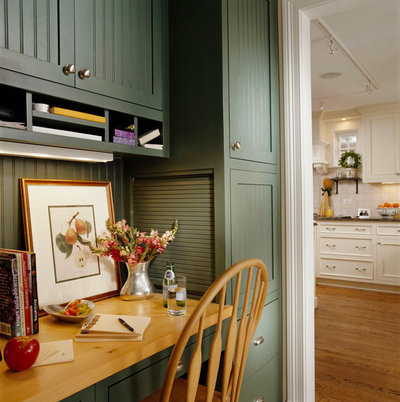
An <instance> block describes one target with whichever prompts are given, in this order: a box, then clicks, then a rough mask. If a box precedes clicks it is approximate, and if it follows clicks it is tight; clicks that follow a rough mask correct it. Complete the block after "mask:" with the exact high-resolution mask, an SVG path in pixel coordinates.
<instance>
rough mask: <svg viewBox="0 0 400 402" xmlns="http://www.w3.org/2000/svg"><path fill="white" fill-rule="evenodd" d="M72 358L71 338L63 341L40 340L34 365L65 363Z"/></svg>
mask: <svg viewBox="0 0 400 402" xmlns="http://www.w3.org/2000/svg"><path fill="white" fill-rule="evenodd" d="M73 360H74V347H73V344H72V339H65V340H63V341H54V342H42V343H41V344H40V352H39V356H38V358H37V359H36V362H35V364H34V365H33V366H34V367H37V366H46V365H48V364H56V363H67V362H72V361H73Z"/></svg>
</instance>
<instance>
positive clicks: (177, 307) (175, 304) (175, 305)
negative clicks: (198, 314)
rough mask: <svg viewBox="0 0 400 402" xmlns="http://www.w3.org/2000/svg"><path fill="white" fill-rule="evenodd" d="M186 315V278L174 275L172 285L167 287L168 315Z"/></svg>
mask: <svg viewBox="0 0 400 402" xmlns="http://www.w3.org/2000/svg"><path fill="white" fill-rule="evenodd" d="M185 313H186V276H183V275H176V276H175V279H174V285H173V286H169V287H168V314H169V315H183V314H185Z"/></svg>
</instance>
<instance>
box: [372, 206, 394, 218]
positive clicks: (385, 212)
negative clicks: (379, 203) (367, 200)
mask: <svg viewBox="0 0 400 402" xmlns="http://www.w3.org/2000/svg"><path fill="white" fill-rule="evenodd" d="M376 212H378V214H379V215H380V216H382V219H387V220H392V219H393V218H394V216H395V215H396V214H397V208H376Z"/></svg>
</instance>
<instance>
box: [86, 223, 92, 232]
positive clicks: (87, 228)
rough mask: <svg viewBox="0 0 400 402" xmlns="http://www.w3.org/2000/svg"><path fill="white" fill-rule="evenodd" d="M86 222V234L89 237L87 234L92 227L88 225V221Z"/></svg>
mask: <svg viewBox="0 0 400 402" xmlns="http://www.w3.org/2000/svg"><path fill="white" fill-rule="evenodd" d="M85 222H86V234H87V235H89V233H90V232H91V231H92V225H91V224H90V222H89V221H85Z"/></svg>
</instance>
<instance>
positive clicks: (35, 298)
mask: <svg viewBox="0 0 400 402" xmlns="http://www.w3.org/2000/svg"><path fill="white" fill-rule="evenodd" d="M30 259H31V283H32V318H33V319H32V321H33V326H32V333H33V334H37V333H38V332H39V300H38V292H37V277H36V254H30Z"/></svg>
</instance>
